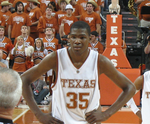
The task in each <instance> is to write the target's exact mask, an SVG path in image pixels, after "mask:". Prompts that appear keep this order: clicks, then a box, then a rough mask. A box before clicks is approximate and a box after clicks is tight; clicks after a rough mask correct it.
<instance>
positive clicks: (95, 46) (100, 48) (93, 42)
mask: <svg viewBox="0 0 150 124" xmlns="http://www.w3.org/2000/svg"><path fill="white" fill-rule="evenodd" d="M90 37H91V40H90V43H89V48H90V49H92V50H94V51H97V52H98V53H100V54H102V53H103V51H104V47H103V45H102V44H101V43H100V42H99V41H98V40H97V39H98V33H97V32H96V31H92V32H91V36H90Z"/></svg>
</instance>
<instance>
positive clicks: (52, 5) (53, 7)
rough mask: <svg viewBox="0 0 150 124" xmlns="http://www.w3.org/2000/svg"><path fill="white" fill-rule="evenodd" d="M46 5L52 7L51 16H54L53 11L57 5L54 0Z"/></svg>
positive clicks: (55, 10) (54, 11)
mask: <svg viewBox="0 0 150 124" xmlns="http://www.w3.org/2000/svg"><path fill="white" fill-rule="evenodd" d="M48 6H51V7H52V16H55V13H56V12H57V6H56V3H55V2H54V1H51V2H49V3H48Z"/></svg>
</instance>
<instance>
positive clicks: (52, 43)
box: [43, 27, 59, 53]
mask: <svg viewBox="0 0 150 124" xmlns="http://www.w3.org/2000/svg"><path fill="white" fill-rule="evenodd" d="M45 34H46V37H44V38H43V43H44V48H45V49H47V50H48V53H51V52H54V51H56V50H57V49H59V44H58V39H56V38H55V37H54V32H53V29H52V28H49V27H47V28H46V31H45Z"/></svg>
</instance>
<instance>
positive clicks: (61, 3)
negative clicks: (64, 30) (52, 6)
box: [55, 0, 68, 22]
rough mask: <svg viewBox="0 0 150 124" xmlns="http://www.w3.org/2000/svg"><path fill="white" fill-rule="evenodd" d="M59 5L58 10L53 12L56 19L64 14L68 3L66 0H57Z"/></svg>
mask: <svg viewBox="0 0 150 124" xmlns="http://www.w3.org/2000/svg"><path fill="white" fill-rule="evenodd" d="M58 4H59V6H60V10H59V11H57V12H56V14H55V18H56V19H57V22H58V20H59V19H60V18H61V17H63V16H65V15H66V10H65V9H66V5H67V4H68V2H67V1H66V0H59V2H58Z"/></svg>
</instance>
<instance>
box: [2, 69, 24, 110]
mask: <svg viewBox="0 0 150 124" xmlns="http://www.w3.org/2000/svg"><path fill="white" fill-rule="evenodd" d="M6 77H8V78H6ZM21 95H22V80H21V78H20V76H19V74H18V73H17V72H16V71H14V70H12V69H8V68H2V67H0V107H1V108H9V109H13V108H14V107H15V106H16V105H17V103H18V102H19V100H20V98H21Z"/></svg>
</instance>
